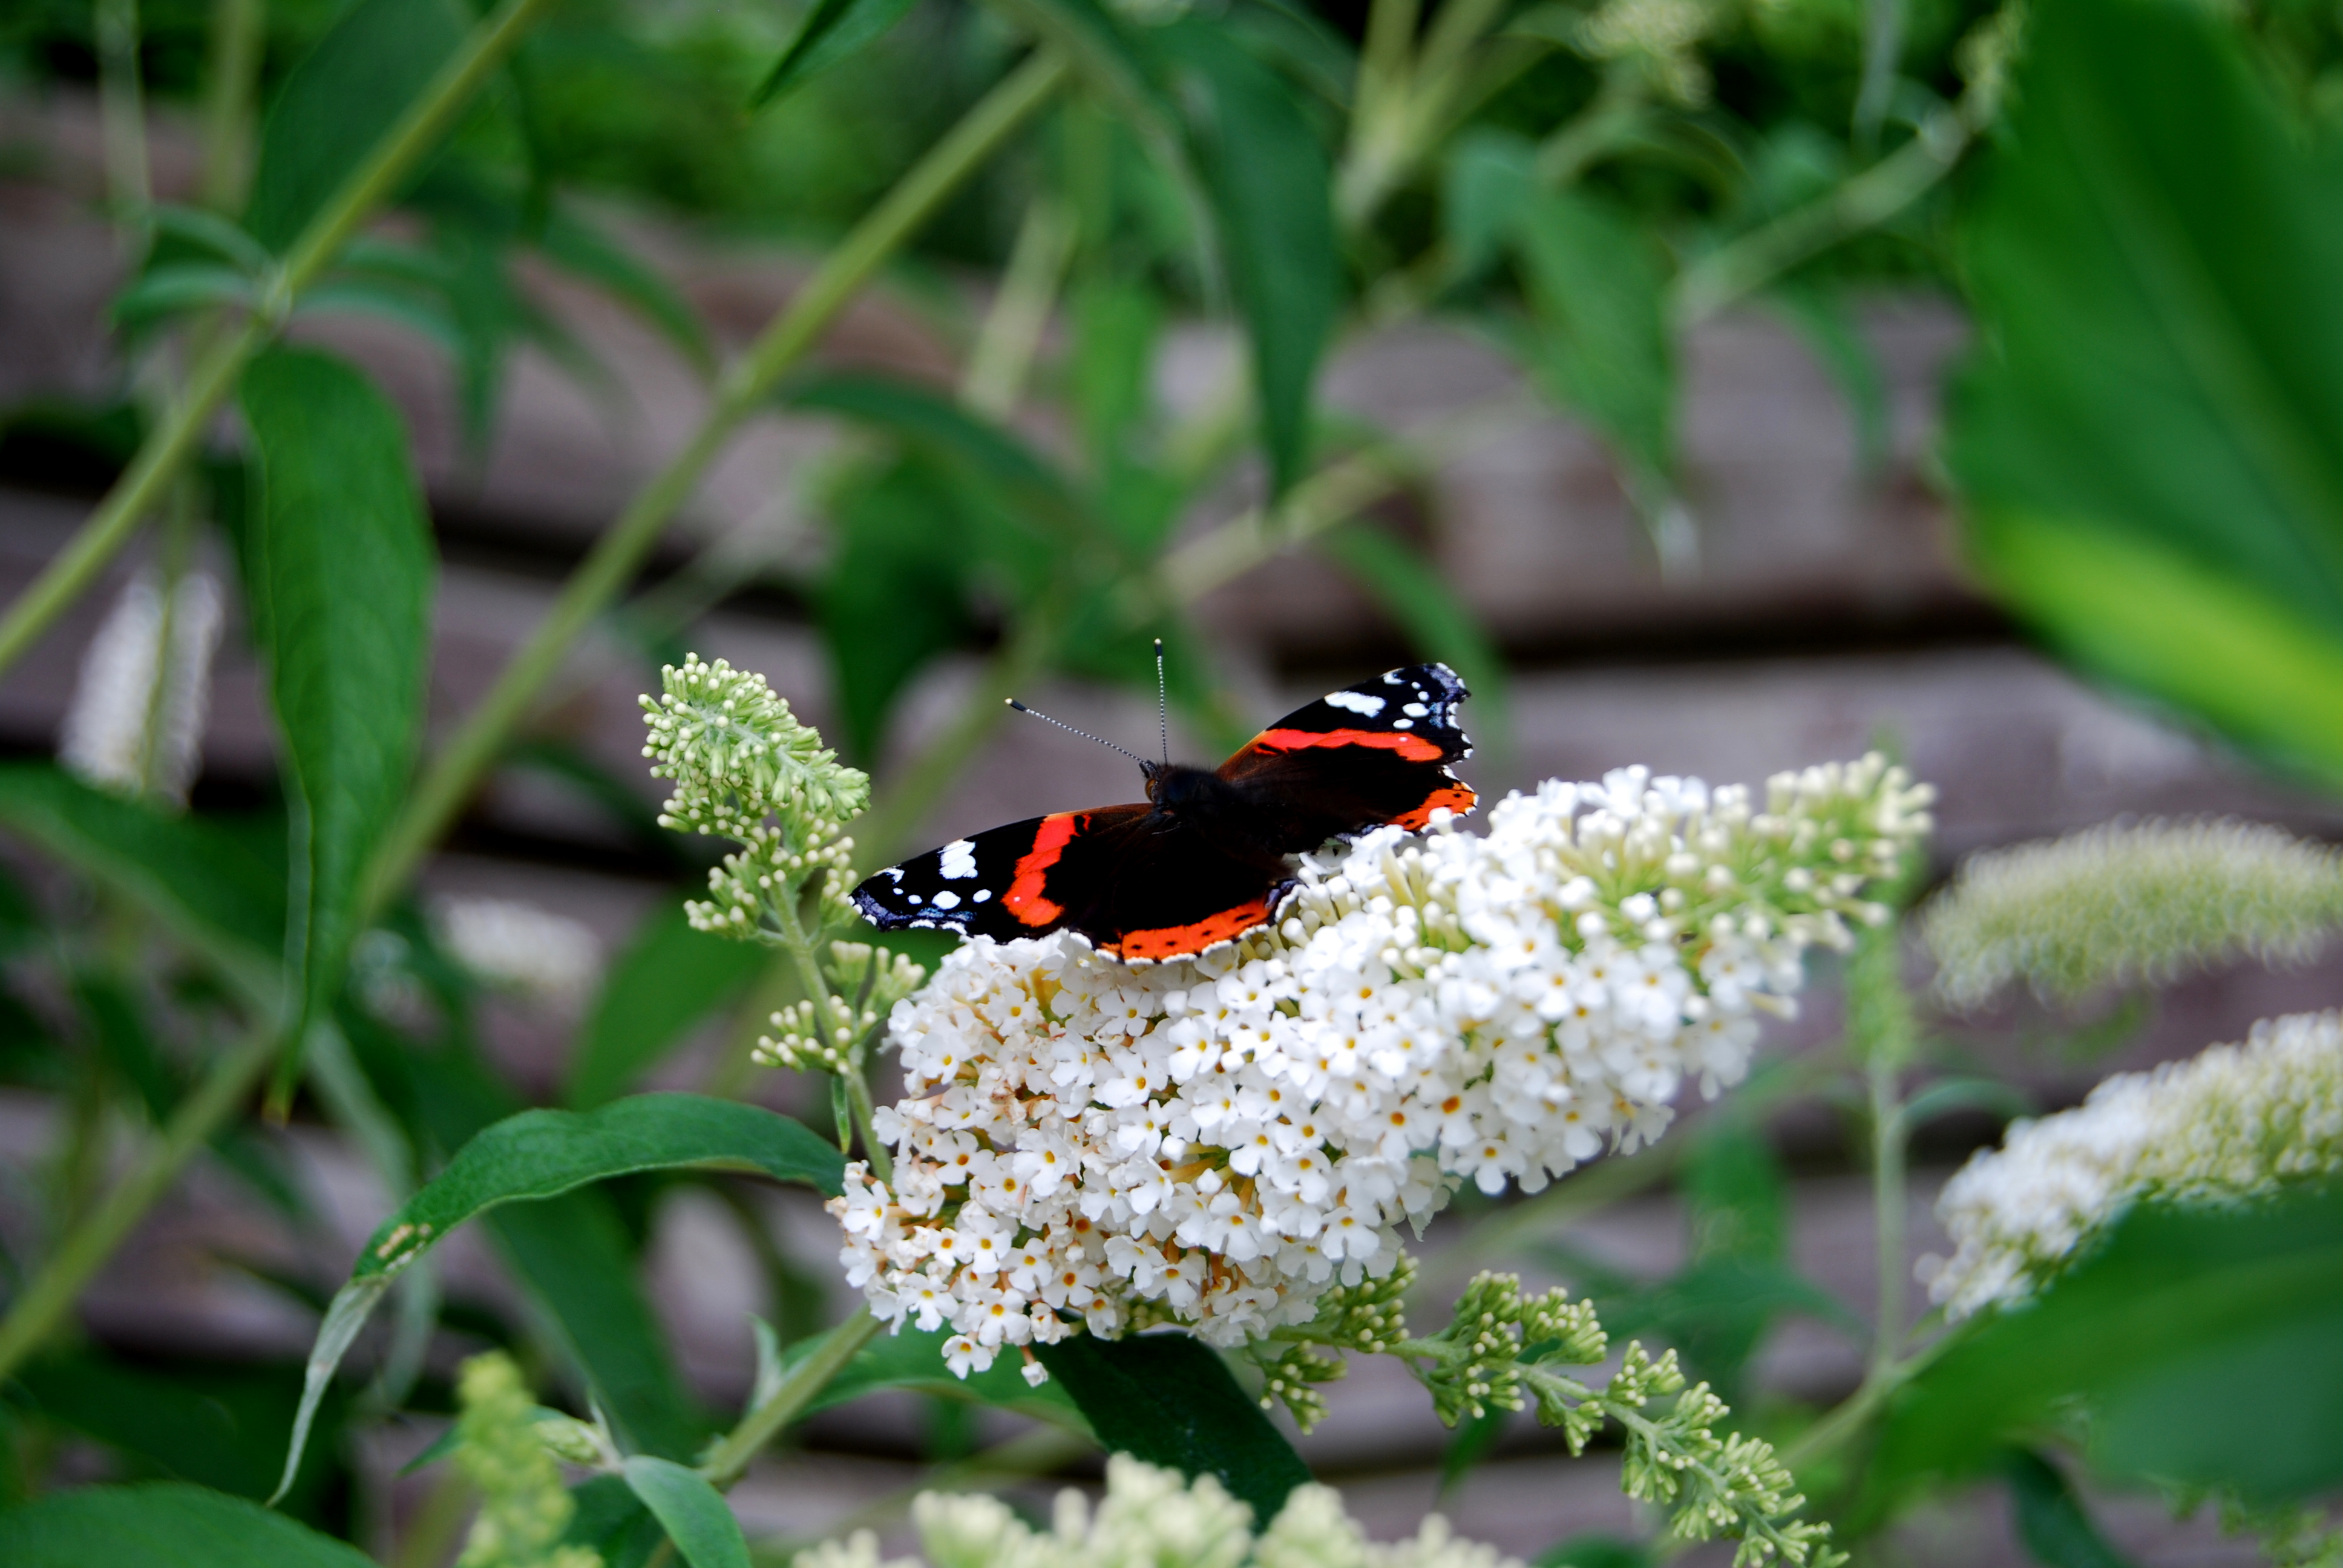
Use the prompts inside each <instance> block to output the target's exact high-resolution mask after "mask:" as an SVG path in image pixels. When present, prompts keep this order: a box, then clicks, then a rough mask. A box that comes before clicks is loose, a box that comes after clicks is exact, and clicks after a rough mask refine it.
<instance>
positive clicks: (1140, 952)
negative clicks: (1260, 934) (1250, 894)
mask: <svg viewBox="0 0 2343 1568" xmlns="http://www.w3.org/2000/svg"><path fill="white" fill-rule="evenodd" d="M1267 924H1269V900H1267V899H1255V900H1253V901H1252V902H1251V903H1249V904H1239V905H1238V906H1237V907H1236V908H1235V909H1233V910H1222V911H1221V912H1220V913H1219V914H1217V915H1207V916H1206V917H1204V919H1202V920H1198V921H1197V922H1196V923H1195V924H1193V925H1189V926H1163V927H1161V928H1159V929H1157V930H1151V931H1125V932H1123V934H1122V936H1121V939H1120V940H1116V941H1112V942H1102V943H1101V944H1100V945H1099V951H1101V952H1102V953H1105V954H1107V955H1108V956H1109V957H1111V958H1118V959H1151V960H1163V959H1185V958H1193V957H1195V955H1197V954H1198V953H1201V952H1202V951H1203V950H1205V949H1206V948H1209V947H1211V946H1212V945H1213V944H1214V943H1216V942H1227V941H1234V940H1236V939H1237V938H1239V937H1241V936H1242V935H1244V934H1245V933H1246V932H1247V931H1250V930H1255V929H1256V928H1258V927H1261V926H1265V925H1267Z"/></svg>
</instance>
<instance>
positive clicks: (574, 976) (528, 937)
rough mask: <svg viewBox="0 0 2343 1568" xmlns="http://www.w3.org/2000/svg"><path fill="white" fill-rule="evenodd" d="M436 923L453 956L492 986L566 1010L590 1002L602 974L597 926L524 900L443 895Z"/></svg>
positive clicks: (437, 906) (437, 905)
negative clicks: (595, 932)
mask: <svg viewBox="0 0 2343 1568" xmlns="http://www.w3.org/2000/svg"><path fill="white" fill-rule="evenodd" d="M431 924H432V928H433V930H434V931H435V933H436V934H437V936H438V938H439V943H440V945H441V946H442V947H444V948H445V949H447V952H448V954H449V956H450V957H452V958H454V959H455V960H456V961H457V962H458V963H459V964H462V965H463V966H464V967H465V968H466V969H468V970H470V971H471V972H472V974H473V975H474V976H475V977H476V978H478V979H479V980H485V981H486V982H488V984H490V985H494V986H501V987H504V988H505V989H507V990H516V991H519V992H521V993H522V994H523V995H525V996H528V997H529V998H530V999H532V1000H536V1001H539V1002H543V1003H545V1004H547V1005H548V1006H550V1007H555V1008H558V1009H561V1010H564V1011H575V1010H578V1008H581V1007H583V1006H584V1005H585V1003H586V999H587V998H588V996H589V995H591V994H592V992H593V990H594V987H595V986H596V985H597V984H598V983H599V981H600V980H601V977H602V943H601V940H600V939H599V938H598V937H597V936H595V934H594V932H593V930H592V928H590V927H588V926H587V925H585V924H584V923H582V922H580V921H578V920H571V919H570V918H569V917H568V916H567V915H557V914H555V913H554V912H553V911H552V910H545V909H540V908H538V906H537V905H535V904H532V903H528V902H526V901H525V900H519V899H478V898H443V899H439V900H435V901H434V902H433V904H432V906H431Z"/></svg>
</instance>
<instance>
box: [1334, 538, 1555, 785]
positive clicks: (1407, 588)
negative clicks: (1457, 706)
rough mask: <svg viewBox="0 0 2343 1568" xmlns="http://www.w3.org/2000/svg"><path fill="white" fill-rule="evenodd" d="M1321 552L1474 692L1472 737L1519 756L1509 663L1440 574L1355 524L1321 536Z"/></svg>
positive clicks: (1492, 750) (1501, 754) (1496, 751)
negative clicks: (1515, 745)
mask: <svg viewBox="0 0 2343 1568" xmlns="http://www.w3.org/2000/svg"><path fill="white" fill-rule="evenodd" d="M1318 548H1319V549H1320V550H1321V551H1322V552H1323V553H1324V554H1326V555H1327V556H1328V557H1330V558H1332V559H1333V560H1334V562H1335V563H1336V564H1337V565H1339V566H1341V567H1342V569H1343V570H1344V571H1346V572H1348V573H1349V574H1350V576H1351V578H1352V580H1353V581H1354V582H1356V583H1357V584H1358V585H1359V586H1360V587H1361V588H1364V589H1366V590H1367V592H1368V593H1369V594H1370V595H1372V596H1373V598H1374V600H1375V602H1376V603H1377V604H1379V605H1381V606H1382V607H1383V609H1384V610H1385V611H1386V612H1387V613H1388V614H1389V615H1390V616H1391V618H1393V620H1395V621H1397V622H1399V624H1400V628H1401V629H1402V630H1403V631H1405V632H1406V633H1407V639H1408V641H1409V643H1410V644H1411V645H1412V646H1413V648H1415V650H1416V651H1417V652H1418V653H1421V654H1423V656H1424V657H1426V658H1437V659H1440V660H1443V662H1445V663H1447V664H1448V665H1450V666H1451V667H1452V668H1454V669H1455V671H1456V673H1457V674H1459V675H1461V676H1463V678H1464V684H1465V685H1466V686H1468V687H1470V688H1471V689H1472V690H1473V739H1474V741H1475V742H1476V743H1477V744H1478V745H1480V746H1481V748H1482V749H1484V750H1485V751H1487V752H1488V753H1489V754H1490V755H1492V756H1493V757H1496V758H1499V759H1503V758H1505V757H1507V756H1510V755H1511V754H1512V751H1513V705H1512V703H1511V702H1510V701H1509V700H1508V688H1509V686H1510V684H1511V683H1510V681H1509V680H1508V678H1507V677H1506V673H1505V660H1504V657H1503V655H1502V654H1500V653H1498V651H1497V647H1496V644H1495V643H1493V642H1492V641H1491V640H1490V638H1489V634H1488V633H1487V632H1485V631H1483V630H1482V629H1481V622H1480V619H1479V618H1478V617H1476V616H1474V615H1473V610H1472V608H1471V607H1470V606H1468V605H1466V604H1465V603H1464V602H1463V600H1462V599H1460V598H1457V597H1456V595H1455V594H1454V593H1453V592H1452V591H1451V590H1450V588H1449V587H1448V583H1447V579H1446V578H1443V577H1442V576H1441V575H1440V568H1437V567H1435V566H1433V564H1432V563H1431V562H1430V561H1427V560H1425V559H1424V558H1423V557H1422V556H1421V555H1419V554H1417V553H1416V552H1415V551H1414V550H1413V549H1410V548H1408V547H1407V546H1405V545H1403V544H1402V543H1401V542H1400V541H1399V540H1397V539H1395V538H1392V536H1391V535H1389V534H1387V533H1385V532H1383V530H1382V529H1380V528H1368V527H1364V526H1363V525H1357V524H1353V525H1351V526H1348V527H1344V528H1333V529H1330V530H1329V531H1328V532H1326V533H1325V534H1323V535H1321V536H1320V538H1319V545H1318Z"/></svg>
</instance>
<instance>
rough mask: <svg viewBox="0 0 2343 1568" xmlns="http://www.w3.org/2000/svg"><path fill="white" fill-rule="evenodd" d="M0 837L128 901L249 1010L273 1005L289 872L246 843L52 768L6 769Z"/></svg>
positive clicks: (0, 775)
mask: <svg viewBox="0 0 2343 1568" xmlns="http://www.w3.org/2000/svg"><path fill="white" fill-rule="evenodd" d="M0 827H5V828H8V829H13V830H15V832H17V833H19V834H22V835H23V836H24V837H25V839H30V840H31V841H32V842H33V843H35V844H37V845H39V846H40V847H41V848H42V849H45V850H47V851H48V852H49V853H50V854H52V855H55V857H56V858H57V859H60V860H63V861H64V862H65V864H67V865H69V866H71V867H73V868H74V869H76V870H79V871H82V872H85V873H86V874H88V875H90V876H92V877H95V878H96V879H98V880H99V881H101V882H103V883H105V884H106V886H107V887H109V888H111V889H112V890H115V891H116V892H117V893H120V894H122V895H123V896H124V897H126V898H128V899H129V900H132V901H133V902H135V903H136V904H137V905H138V907H139V908H140V909H142V910H146V913H148V914H149V915H152V916H153V917H155V918H156V920H159V921H161V922H162V924H163V925H164V926H165V927H166V928H167V929H168V930H169V931H170V932H171V934H172V935H173V936H175V937H176V938H177V939H178V940H181V941H183V942H185V943H186V944H187V945H188V946H189V947H191V948H193V949H194V950H196V951H197V952H199V953H201V954H203V956H204V957H205V958H206V959H207V960H210V961H211V962H212V963H214V964H216V965H217V966H218V967H219V969H220V970H222V972H223V973H225V974H226V976H227V978H228V979H229V980H230V981H232V982H233V983H234V984H235V985H236V987H237V989H238V990H242V991H243V992H245V994H246V999H247V1000H250V1001H253V1002H255V1003H256V1004H258V1005H262V1006H269V1005H274V1003H275V1001H276V999H277V986H278V983H279V981H278V973H279V971H278V967H277V966H278V961H279V959H280V958H281V956H282V954H283V952H284V950H285V877H284V870H283V867H282V865H281V863H279V862H278V861H277V857H276V855H275V854H274V853H272V852H270V851H269V850H266V849H261V850H258V851H257V852H256V846H255V845H254V844H253V843H251V842H250V841H249V839H248V838H247V836H246V835H244V834H240V833H238V832H236V831H235V830H233V829H228V828H226V827H224V826H222V825H221V824H219V823H217V822H213V821H207V820H206V819H203V818H200V817H168V816H165V815H164V814H163V813H162V812H160V811H157V810H155V809H153V808H151V807H147V806H142V805H139V804H137V803H136V802H135V801H130V800H125V799H121V798H119V797H118V796H114V795H109V794H106V792H105V791H103V790H100V789H91V788H90V787H89V786H88V785H86V784H84V783H82V782H81V781H80V780H78V779H73V778H71V777H69V776H67V775H66V774H65V773H62V772H60V771H58V770H57V769H55V768H54V767H51V766H50V765H49V764H47V763H45V762H42V763H8V764H5V765H0Z"/></svg>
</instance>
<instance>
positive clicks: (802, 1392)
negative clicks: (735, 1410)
mask: <svg viewBox="0 0 2343 1568" xmlns="http://www.w3.org/2000/svg"><path fill="white" fill-rule="evenodd" d="M877 1332H879V1320H878V1319H877V1318H874V1317H872V1316H871V1315H870V1307H868V1306H867V1305H866V1306H859V1307H857V1308H855V1309H854V1312H853V1314H852V1315H851V1316H850V1317H849V1318H848V1319H847V1320H846V1321H845V1322H842V1323H840V1324H839V1325H838V1327H837V1328H835V1329H833V1330H831V1331H830V1337H829V1338H827V1339H825V1340H824V1341H823V1342H821V1344H820V1346H818V1347H817V1348H816V1349H815V1350H814V1352H813V1353H812V1354H810V1355H809V1356H807V1357H806V1359H805V1360H803V1361H801V1362H799V1363H798V1364H797V1366H796V1367H795V1368H794V1369H792V1370H791V1371H790V1372H789V1376H787V1377H785V1378H783V1379H782V1380H781V1386H780V1387H779V1388H777V1389H775V1390H774V1391H773V1395H772V1397H771V1398H770V1399H768V1400H767V1401H766V1402H764V1403H762V1404H760V1405H759V1406H758V1407H757V1408H756V1409H754V1410H752V1411H750V1412H749V1413H748V1414H747V1415H744V1416H742V1417H741V1418H740V1424H739V1425H738V1426H736V1427H734V1428H733V1429H732V1430H731V1431H730V1432H726V1433H725V1434H724V1440H723V1441H722V1442H719V1443H718V1444H717V1445H716V1448H715V1451H714V1452H711V1453H709V1456H708V1459H707V1462H705V1463H703V1464H701V1465H700V1467H699V1473H701V1474H702V1475H704V1476H706V1477H707V1478H708V1479H709V1481H710V1482H711V1483H714V1484H715V1485H717V1486H719V1487H729V1486H730V1485H731V1484H732V1483H734V1482H736V1481H738V1480H739V1479H740V1477H741V1475H742V1474H743V1473H745V1472H746V1471H747V1470H748V1468H749V1461H750V1460H753V1459H755V1458H756V1457H757V1454H758V1452H759V1450H761V1449H762V1448H763V1447H764V1446H765V1444H767V1443H769V1442H771V1441H772V1440H773V1439H774V1438H775V1437H776V1436H778V1435H779V1433H780V1431H781V1429H782V1428H783V1427H785V1426H787V1425H789V1422H790V1421H791V1420H792V1419H794V1418H795V1417H796V1415H797V1413H798V1412H799V1411H800V1410H803V1409H804V1408H805V1407H806V1406H807V1405H809V1404H810V1403H811V1402H813V1399H814V1396H815V1395H816V1394H819V1393H820V1392H821V1391H822V1390H823V1389H825V1388H827V1387H829V1386H830V1379H832V1378H834V1377H836V1376H837V1375H838V1374H839V1373H840V1372H841V1371H843V1370H844V1369H845V1367H846V1363H847V1362H850V1361H852V1360H853V1359H854V1352H857V1351H859V1350H860V1349H861V1348H862V1347H863V1346H864V1345H865V1344H867V1343H869V1342H870V1337H871V1336H872V1335H873V1334H875V1333H877Z"/></svg>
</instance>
